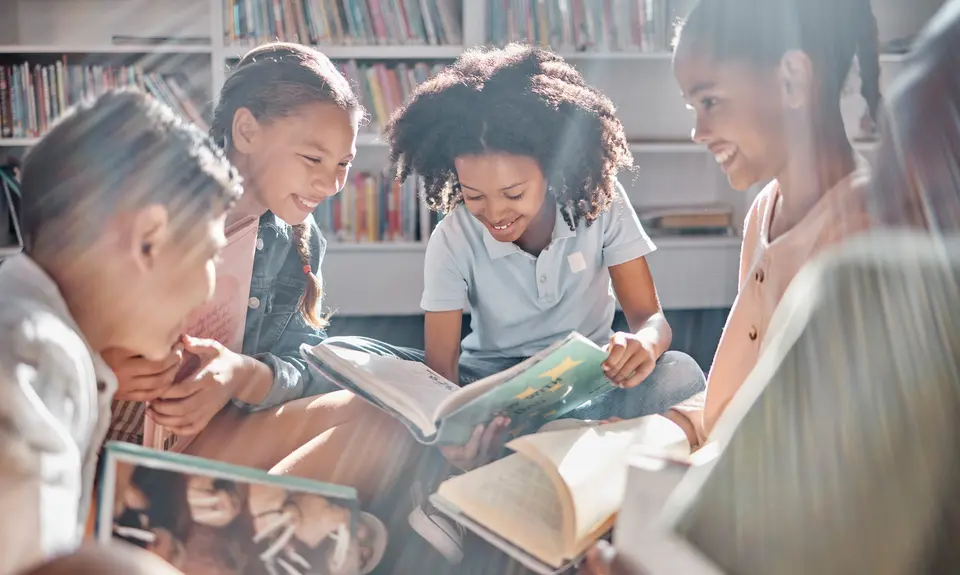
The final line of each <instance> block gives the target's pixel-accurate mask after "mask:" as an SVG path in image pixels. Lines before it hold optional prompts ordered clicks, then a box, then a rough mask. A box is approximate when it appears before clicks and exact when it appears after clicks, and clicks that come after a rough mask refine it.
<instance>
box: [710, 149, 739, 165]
mask: <svg viewBox="0 0 960 575" xmlns="http://www.w3.org/2000/svg"><path fill="white" fill-rule="evenodd" d="M736 153H737V150H736V149H731V150H724V151H722V152H718V153H715V154H714V155H713V157H714V159H715V160H717V163H718V164H721V165H723V164H726V163H727V162H729V161H730V160H731V159H732V158H733V156H734V155H736Z"/></svg>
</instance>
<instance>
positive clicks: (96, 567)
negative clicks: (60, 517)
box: [24, 543, 180, 575]
mask: <svg viewBox="0 0 960 575" xmlns="http://www.w3.org/2000/svg"><path fill="white" fill-rule="evenodd" d="M179 573H180V571H178V570H176V569H174V568H173V567H172V566H170V564H169V563H167V562H165V561H163V560H162V559H160V558H159V557H157V556H156V555H154V554H153V553H150V552H148V551H144V550H142V549H139V548H136V547H133V546H131V545H126V544H120V543H111V544H109V545H88V546H86V547H83V548H81V549H80V550H78V551H77V552H75V553H71V554H70V555H65V556H63V557H60V558H58V559H54V560H53V561H49V562H47V563H45V564H43V565H41V566H39V567H36V568H34V569H33V570H31V571H28V572H27V573H25V574H24V575H177V574H179Z"/></svg>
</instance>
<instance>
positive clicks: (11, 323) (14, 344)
mask: <svg viewBox="0 0 960 575" xmlns="http://www.w3.org/2000/svg"><path fill="white" fill-rule="evenodd" d="M0 330H2V331H3V334H4V338H3V344H2V345H0V361H2V362H3V363H4V364H6V365H25V366H31V367H32V368H34V369H36V370H37V371H38V372H43V373H45V374H47V375H51V376H55V377H56V379H57V380H59V381H71V380H72V381H78V380H82V379H85V378H89V379H90V381H91V382H94V383H95V377H94V376H93V360H92V358H91V357H90V352H89V350H88V348H87V345H86V343H84V340H83V338H82V337H80V334H78V333H77V332H76V331H75V330H74V328H73V327H72V326H70V325H69V324H67V322H65V321H64V320H63V318H61V317H60V316H59V314H58V313H57V312H56V311H55V310H53V309H51V308H48V307H46V306H44V305H43V304H41V303H39V302H32V301H23V300H20V301H16V300H13V301H9V302H7V303H5V304H4V305H2V306H0ZM54 383H55V381H54Z"/></svg>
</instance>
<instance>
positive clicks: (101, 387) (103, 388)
mask: <svg viewBox="0 0 960 575" xmlns="http://www.w3.org/2000/svg"><path fill="white" fill-rule="evenodd" d="M106 390H107V384H106V382H105V381H103V380H100V379H98V380H97V391H106Z"/></svg>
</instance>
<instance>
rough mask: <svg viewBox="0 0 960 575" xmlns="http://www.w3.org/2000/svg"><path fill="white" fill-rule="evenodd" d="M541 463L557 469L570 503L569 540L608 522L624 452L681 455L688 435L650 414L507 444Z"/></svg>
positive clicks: (621, 484)
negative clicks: (641, 450)
mask: <svg viewBox="0 0 960 575" xmlns="http://www.w3.org/2000/svg"><path fill="white" fill-rule="evenodd" d="M507 446H508V447H510V448H511V449H514V450H515V451H517V452H518V453H522V454H524V455H525V456H527V457H529V458H530V459H532V460H534V461H537V462H538V463H539V464H540V465H541V466H543V467H550V468H554V469H556V470H557V472H558V473H559V474H560V477H561V478H562V480H563V483H564V484H565V485H566V487H567V489H568V491H569V492H570V497H571V499H572V504H573V517H574V530H573V540H574V542H575V543H577V544H578V547H582V546H584V545H586V544H589V541H584V539H586V538H589V537H590V536H592V535H594V534H595V532H596V531H597V530H599V529H601V528H603V527H604V526H605V525H607V524H608V523H609V522H610V520H611V518H612V517H613V516H614V515H615V514H616V513H617V511H619V509H620V506H621V505H622V503H623V496H624V490H625V488H626V482H627V461H628V457H629V456H630V455H631V454H632V453H635V452H636V451H637V450H638V449H644V450H649V452H650V453H653V454H666V455H670V456H673V457H677V458H683V457H686V456H688V455H689V454H690V446H689V443H688V442H687V438H686V434H685V433H684V432H683V430H682V429H681V428H680V427H679V426H678V425H677V424H675V423H673V422H672V421H670V420H669V419H667V418H665V417H661V416H659V415H652V416H647V417H640V418H637V419H630V420H626V421H620V422H617V423H610V424H606V425H600V426H590V427H583V428H580V429H569V430H563V431H549V432H544V433H536V434H533V435H527V436H524V437H520V438H518V439H515V440H513V441H511V442H510V443H508V444H507Z"/></svg>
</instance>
